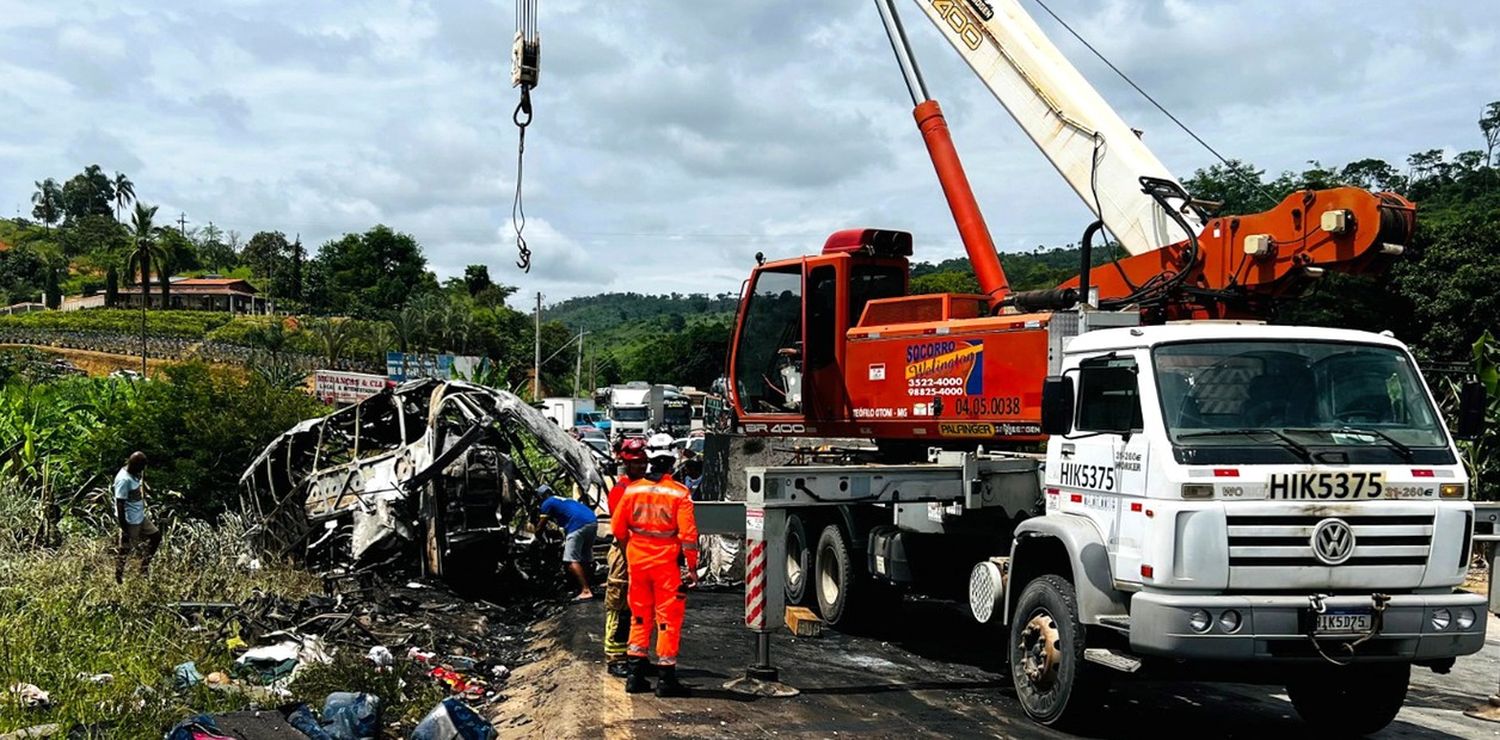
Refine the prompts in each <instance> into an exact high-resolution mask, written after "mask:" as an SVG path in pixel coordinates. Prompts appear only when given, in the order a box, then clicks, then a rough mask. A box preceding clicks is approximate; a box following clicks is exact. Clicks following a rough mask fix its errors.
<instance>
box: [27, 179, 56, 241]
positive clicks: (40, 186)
mask: <svg viewBox="0 0 1500 740" xmlns="http://www.w3.org/2000/svg"><path fill="white" fill-rule="evenodd" d="M35 185H36V192H35V193H32V194H31V202H32V203H33V204H34V205H35V207H34V208H32V209H31V215H32V216H35V217H36V218H38V219H41V221H42V225H43V226H44V227H46V229H47V231H51V230H52V224H55V223H57V221H58V219H60V218H62V186H60V185H58V184H57V180H56V179H54V178H51V177H49V178H47V179H45V180H43V181H41V182H38V183H35Z"/></svg>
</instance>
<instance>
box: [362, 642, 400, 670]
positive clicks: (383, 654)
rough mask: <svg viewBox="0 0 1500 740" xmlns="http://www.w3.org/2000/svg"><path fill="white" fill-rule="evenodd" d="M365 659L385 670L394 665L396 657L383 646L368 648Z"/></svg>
mask: <svg viewBox="0 0 1500 740" xmlns="http://www.w3.org/2000/svg"><path fill="white" fill-rule="evenodd" d="M365 657H366V658H368V659H369V661H370V662H371V663H374V664H375V665H376V666H377V667H379V668H386V667H388V666H392V665H395V663H396V656H394V655H391V649H390V648H388V647H386V646H384V645H376V646H375V647H372V648H370V652H368V653H366V654H365Z"/></svg>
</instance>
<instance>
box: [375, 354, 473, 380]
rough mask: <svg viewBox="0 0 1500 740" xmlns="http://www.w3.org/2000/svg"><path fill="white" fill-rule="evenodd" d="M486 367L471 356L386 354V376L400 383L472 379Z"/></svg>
mask: <svg viewBox="0 0 1500 740" xmlns="http://www.w3.org/2000/svg"><path fill="white" fill-rule="evenodd" d="M484 366H485V360H484V358H481V357H472V356H469V355H429V354H420V353H416V352H387V353H385V374H386V377H388V378H390V379H391V380H394V381H396V382H397V383H400V382H402V381H406V380H414V379H416V378H436V379H437V380H454V379H457V378H459V377H463V378H472V377H474V373H475V371H476V370H478V369H480V368H482V367H484Z"/></svg>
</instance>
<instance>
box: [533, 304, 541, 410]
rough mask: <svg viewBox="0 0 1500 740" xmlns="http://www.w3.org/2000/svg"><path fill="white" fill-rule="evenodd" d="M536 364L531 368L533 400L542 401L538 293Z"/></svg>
mask: <svg viewBox="0 0 1500 740" xmlns="http://www.w3.org/2000/svg"><path fill="white" fill-rule="evenodd" d="M535 347H536V362H535V363H534V364H533V365H532V368H531V400H532V402H536V401H540V400H542V292H541V291H540V290H539V291H537V292H536V343H535Z"/></svg>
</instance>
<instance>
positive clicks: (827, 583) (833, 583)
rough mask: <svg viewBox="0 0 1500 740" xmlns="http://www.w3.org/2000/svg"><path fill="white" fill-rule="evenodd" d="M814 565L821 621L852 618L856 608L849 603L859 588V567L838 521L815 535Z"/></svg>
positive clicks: (842, 621)
mask: <svg viewBox="0 0 1500 740" xmlns="http://www.w3.org/2000/svg"><path fill="white" fill-rule="evenodd" d="M815 567H816V570H815V571H814V572H813V574H812V576H813V583H814V585H815V589H814V590H815V591H816V592H817V601H818V611H819V612H820V613H821V615H822V617H823V621H824V622H827V623H828V625H829V626H831V627H838V626H840V625H847V624H848V623H850V622H851V621H853V619H852V618H853V616H854V611H855V610H854V609H851V608H850V606H851V605H852V604H853V603H854V596H855V593H854V592H855V591H857V590H858V588H859V585H858V584H857V582H858V581H859V577H860V571H859V569H858V568H856V566H855V560H854V557H853V553H851V552H849V539H848V538H847V537H846V536H845V535H844V531H843V530H842V529H840V528H839V526H838V525H837V524H830V525H828V526H826V527H824V528H823V533H822V534H821V535H819V536H818V550H817V557H816V566H815Z"/></svg>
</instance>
